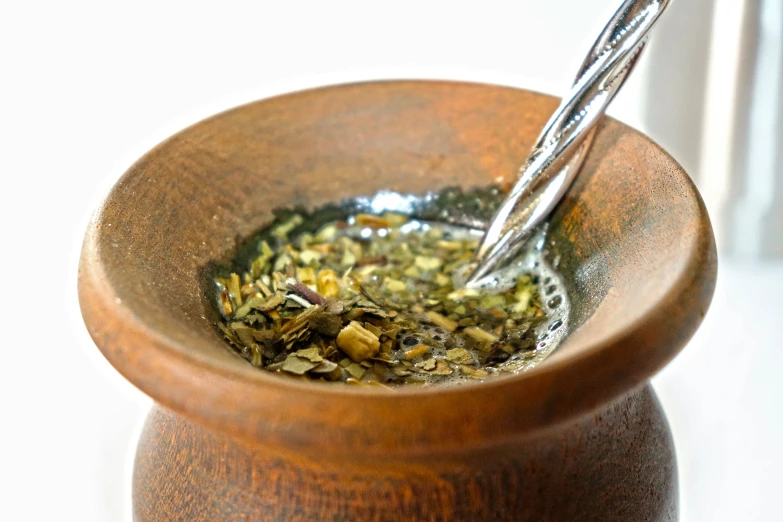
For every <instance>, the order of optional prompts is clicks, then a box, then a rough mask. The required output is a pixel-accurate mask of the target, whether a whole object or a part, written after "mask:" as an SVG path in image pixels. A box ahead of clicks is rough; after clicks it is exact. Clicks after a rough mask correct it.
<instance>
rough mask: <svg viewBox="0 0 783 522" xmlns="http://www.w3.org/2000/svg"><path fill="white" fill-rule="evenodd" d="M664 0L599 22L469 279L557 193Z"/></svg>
mask: <svg viewBox="0 0 783 522" xmlns="http://www.w3.org/2000/svg"><path fill="white" fill-rule="evenodd" d="M668 3H669V0H626V1H625V2H623V4H622V5H621V6H620V8H619V9H618V10H617V12H616V13H615V14H614V16H613V17H612V19H611V20H610V21H609V23H608V24H607V26H606V27H605V28H604V30H603V31H602V33H601V34H600V36H599V37H598V39H597V40H596V41H595V44H594V45H593V47H592V49H591V50H590V52H589V54H588V55H587V57H586V58H585V61H584V63H583V64H582V67H581V68H580V70H579V73H578V74H577V77H576V81H575V82H574V85H573V87H572V88H571V91H570V92H569V93H568V95H567V96H566V97H565V98H564V99H563V102H562V103H561V105H560V107H559V108H558V110H557V111H556V112H555V113H554V114H553V115H552V117H551V118H550V119H549V122H548V123H547V124H546V126H545V127H544V130H543V131H542V133H541V135H540V136H539V138H538V141H537V143H536V145H535V146H534V147H533V150H532V152H531V154H530V157H529V158H528V161H527V162H526V164H525V165H524V167H523V168H522V171H521V174H520V179H519V181H518V182H517V184H516V185H515V186H514V188H513V190H512V191H511V194H510V195H509V197H508V199H507V200H506V201H505V202H504V203H503V204H502V205H501V207H500V209H499V210H498V212H497V214H496V215H495V217H494V218H493V221H492V223H491V224H490V226H489V228H488V229H487V232H486V234H485V235H484V238H483V239H482V242H481V245H480V246H479V248H478V250H477V251H476V257H475V263H476V268H475V269H474V271H473V273H472V274H471V275H470V277H469V278H468V284H469V285H471V284H472V285H477V284H479V282H480V280H481V278H482V277H484V276H486V275H487V274H488V273H489V272H490V271H491V270H492V269H493V268H495V267H496V266H498V265H499V263H500V262H501V261H503V260H506V259H508V257H509V256H511V255H513V254H514V253H515V252H516V251H517V249H518V248H519V247H520V246H521V245H522V244H524V241H525V239H526V238H527V237H528V236H529V235H530V233H531V232H532V231H533V229H534V228H535V227H536V226H537V225H538V224H539V223H541V221H542V220H544V219H545V218H546V217H547V215H549V213H550V212H551V211H552V209H553V208H554V207H555V205H557V203H558V202H559V201H560V199H562V197H563V195H564V194H565V192H566V191H567V190H568V187H569V186H570V185H571V182H572V181H573V179H574V177H575V176H576V174H577V172H578V171H579V167H580V166H581V163H582V160H583V159H584V156H585V153H586V151H587V149H588V148H589V147H590V143H591V140H592V136H593V130H594V127H595V123H596V122H597V121H598V120H599V118H600V117H601V116H602V115H603V113H604V111H605V110H606V107H607V106H608V105H609V103H610V102H611V101H612V99H613V98H614V96H615V95H616V94H617V92H618V91H619V90H620V88H621V87H622V85H623V83H624V82H625V79H626V78H627V77H628V75H629V74H630V72H631V70H633V67H634V65H635V64H636V62H637V60H638V58H639V55H640V53H641V52H642V50H643V48H644V45H645V42H646V37H647V35H648V33H649V31H650V29H651V28H652V27H653V26H654V25H655V23H656V22H657V20H658V18H659V16H660V14H661V13H662V12H663V10H664V9H665V8H666V6H667V5H668Z"/></svg>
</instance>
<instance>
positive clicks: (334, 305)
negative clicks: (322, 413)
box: [218, 193, 569, 386]
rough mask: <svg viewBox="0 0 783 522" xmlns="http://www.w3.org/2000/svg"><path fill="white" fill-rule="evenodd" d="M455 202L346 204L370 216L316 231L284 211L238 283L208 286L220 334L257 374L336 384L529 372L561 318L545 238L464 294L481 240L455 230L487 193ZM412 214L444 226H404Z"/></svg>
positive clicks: (307, 219)
mask: <svg viewBox="0 0 783 522" xmlns="http://www.w3.org/2000/svg"><path fill="white" fill-rule="evenodd" d="M460 195H461V194H460ZM491 195H493V196H497V195H498V194H497V193H494V194H491ZM463 196H464V197H465V198H466V200H464V201H459V200H458V201H456V202H455V201H453V200H452V201H449V202H444V201H442V198H443V197H444V196H443V194H441V195H428V196H425V197H424V198H419V199H416V198H413V197H412V196H401V195H399V194H395V193H381V194H379V195H377V196H376V197H375V198H371V199H367V200H354V201H353V202H352V205H353V207H354V210H356V209H358V210H365V211H366V210H369V211H371V212H374V214H369V213H366V212H362V213H354V214H353V215H350V216H349V217H347V218H346V219H345V220H336V221H332V222H327V223H325V224H324V222H323V221H324V220H323V217H322V216H317V215H302V214H298V213H289V214H288V215H286V216H284V218H283V219H279V220H278V221H277V222H276V224H274V225H273V226H272V227H270V229H269V230H268V231H267V233H266V234H265V235H264V236H262V237H263V238H262V239H261V240H260V241H259V242H258V255H257V256H255V257H254V258H252V259H251V260H250V262H249V266H248V268H247V270H246V271H245V272H244V273H242V274H240V273H233V274H231V275H230V276H229V277H228V278H220V279H218V289H219V299H218V301H219V306H220V308H221V311H222V312H223V315H224V323H223V324H220V325H219V326H220V328H221V330H222V331H223V334H224V336H225V337H226V339H227V340H228V341H229V343H230V344H231V345H232V346H233V347H234V349H235V350H236V351H237V352H238V353H239V354H240V355H241V356H242V357H244V358H245V359H247V360H248V361H250V362H251V363H252V364H254V365H255V366H258V367H259V368H263V369H265V370H267V371H273V372H277V373H279V374H281V375H284V376H288V377H293V378H302V379H318V380H323V381H338V382H347V383H349V384H361V385H381V386H384V385H385V386H395V385H403V384H405V385H410V384H419V385H429V384H435V383H438V384H459V383H461V382H466V381H475V380H483V379H487V378H492V377H493V376H495V375H502V374H504V373H506V374H507V373H517V372H520V371H524V370H526V369H528V368H530V367H532V366H533V365H535V364H536V363H537V362H538V361H540V360H542V359H543V358H544V357H546V355H548V354H549V353H550V352H551V351H552V349H554V348H555V347H556V346H557V344H558V343H559V342H560V340H561V339H562V338H563V337H564V336H565V334H566V326H567V324H568V314H569V305H568V300H567V298H566V295H565V287H564V285H563V281H562V279H561V278H560V276H559V275H558V274H557V273H556V272H555V271H554V270H553V269H552V268H551V267H550V266H548V265H547V263H546V262H545V260H544V255H543V245H544V233H543V232H541V233H540V234H539V236H538V237H537V238H535V239H534V240H533V241H531V242H529V243H528V247H527V250H525V251H523V252H522V253H521V254H520V255H519V256H518V257H517V258H516V259H515V260H514V261H513V262H512V263H511V264H509V265H508V266H507V267H505V268H503V269H501V270H499V271H498V272H496V273H494V274H491V275H490V276H488V277H486V278H484V280H483V283H484V284H482V286H481V288H478V289H474V288H471V289H466V288H463V286H462V283H463V281H464V276H465V275H466V273H468V271H469V268H470V266H469V265H470V261H471V258H472V255H473V252H474V251H475V249H476V248H477V246H478V242H479V240H480V238H481V235H482V232H481V230H480V229H478V228H476V227H475V226H465V224H468V225H479V226H480V225H482V221H481V220H482V219H483V220H486V219H488V216H489V215H491V212H492V210H493V209H492V207H491V205H488V204H487V202H490V203H491V202H492V201H493V198H491V197H487V194H486V193H484V194H479V196H480V197H478V198H476V199H477V200H478V201H476V199H474V200H471V198H470V194H468V195H463ZM452 199H454V198H452ZM495 199H499V198H495ZM466 201H467V203H466ZM445 203H449V204H445ZM439 205H440V207H441V208H438V206H439ZM466 209H467V210H468V211H466ZM389 210H393V212H389ZM417 210H418V213H419V214H422V215H428V217H437V218H441V219H443V222H433V221H427V220H423V219H412V218H410V217H409V216H408V215H406V214H411V213H414V212H416V211H417ZM400 211H403V212H404V213H401V212H400ZM433 213H434V214H435V216H433ZM319 218H320V219H319Z"/></svg>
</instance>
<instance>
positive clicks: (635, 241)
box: [79, 82, 716, 520]
mask: <svg viewBox="0 0 783 522" xmlns="http://www.w3.org/2000/svg"><path fill="white" fill-rule="evenodd" d="M555 106H556V101H555V100H554V99H552V98H550V97H546V96H542V95H539V94H535V93H530V92H526V91H520V90H515V89H508V88H501V87H492V86H483V85H473V84H463V83H449V82H379V83H371V84H359V85H347V86H339V87H333V88H327V89H319V90H313V91H306V92H302V93H296V94H293V95H288V96H283V97H279V98H274V99H270V100H266V101H262V102H257V103H254V104H250V105H247V106H244V107H241V108H239V109H235V110H232V111H229V112H227V113H224V114H221V115H218V116H216V117H213V118H211V119H209V120H206V121H204V122H201V123H199V124H197V125H195V126H193V127H191V128H189V129H187V130H185V131H183V132H182V133H180V134H178V135H176V136H174V137H172V138H170V139H169V140H168V141H166V142H164V143H163V144H161V145H160V146H158V147H157V148H156V149H154V150H153V151H151V152H150V153H149V154H147V155H146V156H145V157H144V158H142V159H141V160H139V162H137V163H136V164H135V165H134V166H133V167H132V168H131V169H130V170H129V171H128V172H127V173H126V174H125V175H124V176H123V178H122V179H121V180H120V181H119V182H118V183H117V185H116V186H115V187H114V189H113V190H112V192H111V193H110V194H109V196H108V198H107V199H106V201H105V203H104V204H103V206H102V207H101V208H100V209H99V211H98V212H97V213H96V215H95V218H94V220H93V222H92V223H91V225H90V227H89V229H88V231H87V236H86V238H85V243H84V250H83V254H82V260H81V265H80V272H79V295H80V301H81V306H82V311H83V314H84V317H85V322H86V323H87V326H88V329H89V331H90V334H91V335H92V337H93V339H94V340H95V342H96V344H97V345H98V347H99V348H100V349H101V351H102V352H103V353H104V355H105V356H106V357H107V359H109V361H110V362H111V363H112V364H113V365H114V366H115V367H116V368H117V369H118V370H119V371H120V372H121V373H123V375H125V376H126V377H127V378H128V379H129V380H130V381H131V382H133V383H134V384H135V385H136V386H138V387H139V388H140V389H142V390H143V391H144V392H145V393H147V394H149V395H150V396H151V397H153V398H154V399H155V400H157V401H158V402H160V403H161V404H163V405H164V406H166V407H167V408H169V409H171V410H172V411H175V412H177V413H178V414H180V415H182V416H183V417H184V418H187V419H188V421H185V420H184V418H183V419H179V420H177V421H176V422H174V421H171V422H173V424H172V425H177V422H183V423H184V422H195V423H197V424H198V425H200V426H205V427H209V428H211V429H213V430H217V431H219V432H220V433H221V434H222V435H221V436H224V437H229V438H231V439H232V440H235V441H237V443H238V444H243V445H250V446H254V447H259V448H264V451H267V452H279V453H280V454H292V453H296V454H299V455H308V456H309V457H310V458H315V457H316V456H318V458H322V459H323V458H326V459H328V460H331V461H333V462H340V461H344V459H345V458H351V457H352V456H354V455H356V454H357V452H359V453H360V454H361V455H363V456H364V458H376V457H377V458H383V459H414V458H418V456H421V455H432V454H439V455H442V456H443V458H446V459H453V458H456V457H455V456H456V455H463V454H466V453H468V454H470V453H472V452H475V451H479V449H480V448H484V449H486V448H495V449H497V448H499V447H501V446H503V447H505V446H504V445H507V444H511V443H513V441H519V440H521V439H522V438H525V437H529V436H530V434H532V433H535V432H537V431H540V430H552V429H553V426H558V425H560V426H565V425H567V424H568V423H572V422H574V419H577V418H579V417H580V416H584V415H595V414H596V411H598V410H599V409H601V408H605V407H606V405H607V404H609V403H611V402H613V401H616V400H618V399H619V398H621V397H623V396H625V395H626V394H627V393H629V392H630V391H631V390H633V389H636V388H638V387H639V386H641V385H643V383H645V382H646V381H647V379H649V377H650V376H652V375H653V374H654V373H655V372H656V371H657V370H659V369H660V368H661V367H662V366H663V365H664V364H666V362H668V360H670V359H671V357H673V356H674V355H675V354H676V353H677V351H679V349H680V348H681V347H682V346H683V345H684V344H685V342H687V340H688V339H689V338H690V336H691V335H692V333H693V331H694V330H695V329H696V327H697V326H698V324H699V322H700V321H701V319H702V317H703V315H704V313H705V312H706V309H707V306H708V304H709V301H710V299H711V296H712V291H713V287H714V281H715V268H716V258H715V249H714V243H713V237H712V231H711V228H710V224H709V219H708V217H707V214H706V211H705V209H704V206H703V203H702V202H701V199H700V197H699V195H698V193H697V192H696V190H695V188H694V187H693V185H692V183H691V181H690V179H689V178H688V177H687V175H686V174H685V173H684V172H683V171H682V169H681V168H680V167H679V166H678V165H677V164H676V163H675V162H674V161H673V160H672V159H671V158H670V157H669V156H668V155H667V154H666V153H664V152H663V151H662V150H661V149H660V148H658V147H657V146H656V145H655V144H653V143H651V142H650V141H649V139H647V138H646V137H644V136H642V135H641V134H639V133H638V132H636V131H634V130H632V129H630V128H628V127H626V126H624V125H622V124H620V123H618V122H616V121H613V120H609V119H607V120H605V121H604V122H603V123H602V124H601V126H600V128H599V132H598V134H597V136H596V139H595V142H594V144H593V147H592V150H591V153H590V155H589V157H588V158H587V160H586V162H585V165H584V167H583V169H584V170H583V173H582V174H581V175H580V178H579V180H578V181H577V183H576V185H575V187H574V190H573V191H572V192H571V193H570V194H569V196H568V198H567V199H566V201H564V202H563V204H562V205H561V206H560V207H559V208H558V210H557V211H556V213H555V215H554V216H553V219H552V227H551V232H550V236H549V246H550V250H551V253H552V257H553V258H559V259H560V262H561V264H560V267H561V269H562V271H563V272H564V274H565V276H566V279H567V284H568V289H569V292H570V297H571V301H572V305H573V317H572V319H573V320H572V324H571V327H572V330H573V331H574V333H573V334H572V335H571V336H570V338H569V339H568V340H567V342H566V343H565V344H564V345H563V346H562V347H561V348H560V349H559V350H558V351H557V352H556V353H555V354H554V355H553V356H552V357H550V358H549V359H548V360H546V361H545V362H544V363H543V364H541V365H540V366H539V367H538V368H536V369H534V370H532V371H529V372H526V373H524V374H522V375H519V376H515V377H511V378H505V379H498V380H495V381H493V382H489V383H484V384H480V385H470V386H462V387H457V388H448V389H442V388H429V389H406V390H401V391H397V392H394V393H385V392H383V391H375V390H365V389H361V388H355V387H348V388H343V387H335V386H325V385H319V384H316V383H301V382H296V381H291V380H283V379H280V378H276V377H275V376H273V375H269V374H266V373H264V372H261V371H258V370H257V369H255V368H253V367H251V366H250V365H249V364H247V362H246V361H244V360H241V359H239V358H238V357H236V356H235V355H233V354H232V353H231V352H230V351H229V350H227V349H226V347H225V345H224V343H223V341H222V339H220V337H219V336H218V335H217V334H216V332H215V329H214V327H213V326H212V323H213V321H214V320H215V319H216V311H215V310H214V307H213V306H212V305H211V304H210V298H211V296H209V295H206V294H205V292H204V288H205V286H204V281H203V279H202V278H203V273H204V267H205V266H207V264H208V263H209V262H211V261H214V260H219V261H227V260H229V259H230V257H231V256H232V254H233V252H234V249H235V248H236V245H237V238H238V237H242V236H247V235H249V234H251V233H252V232H254V231H255V230H257V229H258V228H260V227H261V226H263V225H264V224H265V223H267V222H268V221H269V220H270V217H271V212H270V211H271V209H272V208H274V207H277V206H285V205H291V204H301V205H305V206H307V207H314V206H318V205H321V204H323V203H327V202H332V201H336V200H339V199H341V198H343V197H349V196H354V195H368V194H372V193H374V192H375V191H377V190H379V189H395V190H401V191H410V192H422V191H425V190H433V189H439V188H443V187H446V186H451V185H454V184H460V185H463V186H474V185H486V184H487V183H490V182H492V181H495V180H498V179H506V180H508V179H512V178H514V177H515V176H516V172H517V168H518V166H519V163H520V162H521V161H522V160H523V159H524V158H525V157H526V155H527V153H528V151H529V147H530V145H531V144H532V142H533V140H534V139H535V137H536V135H537V133H538V131H539V130H540V128H541V126H542V125H543V124H544V122H545V120H546V119H547V117H548V116H549V114H550V113H551V112H552V111H553V109H554V108H555ZM161 429H162V428H161ZM183 429H184V428H183ZM586 436H587V434H586ZM209 448H210V447H205V448H202V449H200V450H199V449H196V451H212V450H213V449H214V448H212V450H210V449H209ZM482 451H483V450H482ZM183 458H184V457H183ZM628 458H631V457H630V456H629V457H628ZM160 465H162V464H160ZM245 465H247V463H245ZM539 477H540V478H539V480H540V482H541V484H546V477H551V475H547V472H546V471H542V475H540V476H539ZM541 484H539V485H536V486H535V487H543V486H541ZM228 491H229V490H226V492H225V493H226V494H228ZM564 495H565V497H567V496H568V493H565V494H564ZM281 498H282V497H281ZM286 498H287V497H286ZM308 498H309V497H308ZM380 500H381V499H379V501H380ZM313 502H319V501H318V500H317V498H315V497H313ZM302 509H306V508H305V507H302ZM281 519H285V517H283V518H281ZM337 519H340V518H339V517H338V518H336V520H337ZM161 520H168V518H165V517H163V518H161ZM340 520H342V519H340Z"/></svg>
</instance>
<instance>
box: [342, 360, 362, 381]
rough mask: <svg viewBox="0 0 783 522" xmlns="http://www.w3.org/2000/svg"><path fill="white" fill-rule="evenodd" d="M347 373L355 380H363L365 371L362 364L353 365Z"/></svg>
mask: <svg viewBox="0 0 783 522" xmlns="http://www.w3.org/2000/svg"><path fill="white" fill-rule="evenodd" d="M345 371H346V372H348V374H350V375H351V376H352V377H353V378H354V379H361V378H362V376H364V372H366V371H367V370H365V369H364V368H363V367H362V365H361V364H357V363H352V364H350V365H349V366H348V367H347V368H345Z"/></svg>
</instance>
